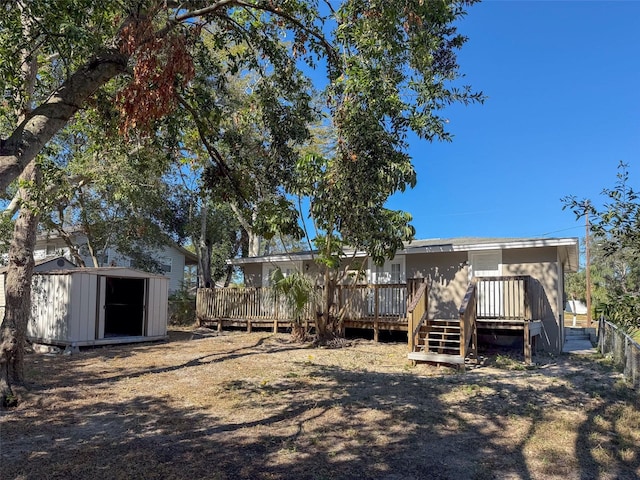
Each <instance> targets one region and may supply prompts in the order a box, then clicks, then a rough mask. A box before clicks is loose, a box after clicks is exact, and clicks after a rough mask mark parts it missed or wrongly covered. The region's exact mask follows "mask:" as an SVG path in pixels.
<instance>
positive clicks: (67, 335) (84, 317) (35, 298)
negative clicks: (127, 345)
mask: <svg viewBox="0 0 640 480" xmlns="http://www.w3.org/2000/svg"><path fill="white" fill-rule="evenodd" d="M100 273H101V272H100ZM116 276H118V277H130V278H131V277H133V278H148V282H147V289H148V290H147V300H146V308H147V317H146V325H147V328H146V333H145V336H147V337H156V338H157V337H162V336H165V335H166V334H167V318H168V316H167V300H168V293H169V292H168V287H169V279H168V278H166V277H150V278H149V277H147V276H145V275H144V274H142V275H140V272H135V271H123V270H120V271H118V273H117V275H116ZM105 277H106V276H103V275H99V273H98V272H83V271H74V272H70V273H69V274H55V275H34V277H33V280H32V282H33V283H32V292H31V295H32V297H31V298H32V309H31V320H30V322H29V325H28V329H27V335H28V336H29V337H30V338H31V339H34V340H40V341H43V342H50V343H54V344H56V343H60V344H63V345H65V344H74V343H78V344H80V345H83V344H84V345H91V344H94V343H95V342H96V341H100V343H111V342H110V341H109V342H107V339H104V338H103V336H104V325H103V326H102V334H100V333H99V332H97V328H98V327H97V321H98V320H97V316H98V315H99V313H100V312H103V311H104V295H99V289H98V283H99V281H100V279H101V278H105ZM117 341H118V339H117V338H116V339H114V342H117Z"/></svg>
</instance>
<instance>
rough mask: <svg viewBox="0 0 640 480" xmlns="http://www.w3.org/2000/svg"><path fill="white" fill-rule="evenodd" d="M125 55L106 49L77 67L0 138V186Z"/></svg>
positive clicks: (118, 69) (119, 68) (121, 65)
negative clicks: (5, 137) (5, 135)
mask: <svg viewBox="0 0 640 480" xmlns="http://www.w3.org/2000/svg"><path fill="white" fill-rule="evenodd" d="M127 61H128V57H127V56H126V55H125V54H123V53H121V52H119V51H117V50H115V49H111V50H107V51H105V52H103V53H102V54H100V55H98V56H97V57H95V58H94V59H93V60H91V61H90V62H88V63H87V64H85V65H84V66H83V67H81V68H80V69H79V70H78V71H76V72H75V73H74V74H73V75H71V77H69V79H68V80H67V81H65V82H64V83H63V84H62V85H61V86H60V87H59V88H58V89H57V90H56V91H54V92H53V93H52V94H51V96H50V97H49V98H48V99H47V100H45V101H44V102H43V103H42V104H41V105H39V106H38V107H37V108H36V109H34V110H33V111H32V112H30V113H29V114H28V115H27V116H26V118H25V119H24V120H23V121H22V122H21V123H20V124H19V125H18V127H17V128H16V129H15V130H14V131H13V133H12V134H11V136H10V137H9V138H7V139H4V140H1V141H0V189H2V190H4V189H6V188H7V186H8V185H9V184H10V183H11V182H12V181H13V180H15V179H16V178H17V177H18V175H20V173H21V172H22V171H23V170H24V169H25V167H26V166H27V165H28V164H29V163H30V162H31V161H32V160H33V159H34V158H35V157H36V155H37V154H38V153H40V151H41V150H42V149H43V148H44V146H45V145H46V144H47V142H48V141H49V140H50V139H51V138H52V137H53V136H54V135H55V134H56V133H57V132H58V131H59V130H60V129H61V128H63V127H64V125H66V123H67V122H68V121H69V119H70V118H71V117H72V116H73V115H74V114H75V113H76V112H77V111H78V109H79V108H80V107H81V106H82V105H83V104H84V103H85V102H86V100H87V99H88V98H89V97H90V96H91V95H92V94H93V93H94V92H95V91H96V90H97V89H98V88H100V87H101V86H102V85H104V84H105V83H107V82H108V81H109V80H110V79H112V78H113V77H115V76H117V75H119V74H121V73H123V72H125V71H126V68H127Z"/></svg>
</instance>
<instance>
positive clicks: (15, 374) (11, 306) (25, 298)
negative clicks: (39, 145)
mask: <svg viewBox="0 0 640 480" xmlns="http://www.w3.org/2000/svg"><path fill="white" fill-rule="evenodd" d="M39 177H40V173H39V170H38V167H37V166H36V164H35V162H31V163H30V164H29V165H28V166H27V168H26V169H25V171H24V172H23V174H22V178H23V179H25V180H27V181H28V182H33V183H35V184H39V183H40V182H39V180H40V178H39ZM21 197H22V199H23V204H22V207H21V208H20V214H19V215H18V219H17V220H16V224H15V227H14V232H13V238H12V240H11V246H10V248H9V268H8V271H7V278H6V284H5V298H6V302H5V312H4V318H3V320H2V324H1V325H0V403H1V404H2V406H3V407H8V406H13V405H15V404H16V399H15V397H14V395H13V391H12V388H11V384H12V383H13V384H16V383H22V382H23V381H24V363H23V362H24V346H25V342H26V338H27V325H28V322H29V316H30V313H31V277H32V275H33V266H34V261H33V249H34V247H35V243H36V232H37V227H38V215H37V214H36V213H34V211H33V210H32V206H31V205H28V204H27V202H28V200H29V197H30V194H29V192H28V190H27V189H26V188H22V189H21Z"/></svg>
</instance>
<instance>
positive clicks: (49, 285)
mask: <svg viewBox="0 0 640 480" xmlns="http://www.w3.org/2000/svg"><path fill="white" fill-rule="evenodd" d="M70 291H71V275H54V276H48V275H34V277H33V282H32V287H31V302H32V303H31V321H30V322H29V326H28V328H27V334H28V335H29V336H30V337H33V338H37V339H42V340H51V341H60V342H68V341H70V338H71V329H70V325H69V323H70V321H69V320H70V319H69V317H70V311H69V306H70Z"/></svg>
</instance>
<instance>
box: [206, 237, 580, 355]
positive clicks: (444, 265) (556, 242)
mask: <svg viewBox="0 0 640 480" xmlns="http://www.w3.org/2000/svg"><path fill="white" fill-rule="evenodd" d="M356 257H360V258H362V259H364V260H365V261H366V262H367V263H366V264H365V265H364V267H365V268H364V273H365V278H363V279H362V280H361V281H358V280H357V279H356V280H355V281H354V283H355V284H356V285H350V286H345V287H344V290H345V291H347V290H348V289H351V290H352V292H353V291H355V290H354V289H359V290H358V291H359V292H360V293H358V294H357V295H358V296H359V297H358V298H359V300H357V301H355V300H353V299H354V298H355V297H354V294H353V293H350V294H345V295H346V296H341V297H339V298H337V300H336V304H337V305H338V306H341V307H344V306H345V305H348V304H349V303H351V304H352V305H355V304H359V307H358V308H355V307H354V308H352V309H351V310H352V312H351V316H350V317H349V315H348V316H347V322H346V325H347V326H351V327H355V328H358V326H360V328H374V329H390V330H391V329H400V330H403V329H404V330H407V331H408V336H409V343H410V345H413V346H414V347H415V350H416V351H415V352H413V353H414V355H413V357H415V359H420V358H418V357H420V355H418V354H422V353H424V354H426V353H428V352H432V353H434V354H437V353H440V354H442V353H444V354H453V355H455V356H460V355H462V356H463V357H464V356H465V355H466V354H467V352H468V351H469V348H470V346H469V345H467V343H468V342H474V341H475V342H476V346H477V341H478V340H479V341H480V342H483V341H491V340H494V339H499V337H500V338H503V339H504V337H506V338H508V337H509V336H514V335H515V336H517V338H518V339H521V338H522V335H523V332H524V334H525V335H526V336H527V338H526V339H525V351H526V349H527V344H528V342H534V343H535V346H536V347H538V348H541V349H543V350H546V351H549V352H554V353H560V352H561V351H562V346H563V343H564V328H563V324H564V322H563V320H564V319H563V312H564V305H565V295H564V274H565V272H575V271H577V269H578V239H577V238H453V239H433V240H415V241H413V242H411V243H409V244H407V245H406V246H405V248H403V249H401V250H399V251H398V252H397V253H396V255H395V256H394V258H393V259H390V260H388V261H386V262H385V263H384V265H382V266H377V265H374V264H373V262H371V260H370V259H367V258H366V256H365V255H364V254H363V253H356ZM314 258H315V253H314V252H311V251H308V252H298V253H292V254H282V255H270V256H265V257H253V258H235V259H232V260H231V261H230V262H231V263H232V264H234V265H236V266H239V267H241V268H242V270H243V271H244V280H245V285H246V287H247V288H248V289H260V288H264V287H267V286H268V278H269V274H270V272H271V271H272V270H273V269H275V268H276V267H280V268H281V269H282V271H283V272H284V273H285V275H286V274H287V272H290V271H293V270H299V271H302V272H307V273H308V274H310V275H312V276H314V275H315V273H317V272H318V267H317V264H316V263H315V262H314ZM316 276H317V277H318V281H319V283H321V278H320V276H319V275H316ZM358 283H361V284H363V285H357V284H358ZM422 283H424V285H425V286H424V288H423V289H422V290H419V289H418V288H417V287H416V284H422ZM217 290H218V292H216V293H215V295H218V300H216V301H213V300H212V299H208V300H206V301H205V299H204V294H205V292H203V293H202V295H201V300H200V302H199V307H198V308H199V310H200V311H199V312H198V315H199V316H200V318H201V319H202V318H204V319H209V320H215V319H216V318H217V319H218V320H219V321H223V320H225V319H226V318H228V319H229V320H234V321H237V320H238V318H237V317H238V316H242V315H245V316H247V314H246V313H242V312H241V311H240V310H238V309H237V308H236V309H235V310H233V309H230V308H229V301H220V299H221V298H222V297H221V296H222V295H223V294H224V291H223V289H217ZM236 290H237V289H236ZM418 291H420V292H422V293H420V295H424V305H425V313H424V315H421V316H420V318H419V319H413V320H415V321H416V324H415V325H413V324H411V321H412V318H411V317H412V316H413V315H414V309H415V308H416V305H417V299H416V298H413V296H414V295H415V294H416V292H418ZM208 295H213V293H211V294H208ZM231 295H235V297H233V298H236V297H237V295H238V293H237V292H234V293H231ZM229 298H231V297H229ZM251 298H258V297H256V296H255V295H254V297H251ZM256 301H257V300H256ZM260 302H261V305H264V303H265V300H264V298H263V299H262V300H260ZM233 303H234V308H235V305H239V304H242V303H247V302H246V301H245V302H239V301H237V299H236V300H233ZM205 307H206V308H209V310H210V311H207V312H205ZM221 308H222V309H223V310H224V311H223V310H221ZM260 308H262V310H261V311H258V310H260V309H258V310H256V309H255V308H254V309H253V310H252V311H251V314H250V317H251V318H254V319H255V318H258V317H259V316H261V315H264V312H265V309H264V307H263V306H262V307H260ZM215 309H218V311H216V310H215ZM466 309H468V311H467V310H466ZM471 309H472V310H473V315H471V314H469V311H471ZM230 312H232V313H230ZM234 312H236V313H234ZM463 316H464V318H465V322H466V323H465V324H464V325H466V327H465V326H464V325H463V323H461V322H462V318H463ZM232 317H236V318H232ZM356 317H357V318H356ZM280 321H282V319H280ZM412 327H413V328H412ZM414 330H415V331H414ZM466 330H468V331H466ZM514 332H516V333H514ZM471 336H473V339H471ZM454 337H455V341H452V343H451V344H452V345H453V344H454V343H455V342H458V343H460V342H461V341H462V342H463V343H465V345H463V346H462V347H460V346H459V345H458V346H457V347H456V348H448V346H449V343H448V342H449V339H450V338H454ZM412 342H413V343H412ZM471 347H473V346H471ZM421 352H422V353H421ZM452 352H453V353H452Z"/></svg>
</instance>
